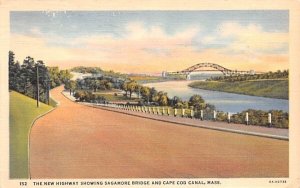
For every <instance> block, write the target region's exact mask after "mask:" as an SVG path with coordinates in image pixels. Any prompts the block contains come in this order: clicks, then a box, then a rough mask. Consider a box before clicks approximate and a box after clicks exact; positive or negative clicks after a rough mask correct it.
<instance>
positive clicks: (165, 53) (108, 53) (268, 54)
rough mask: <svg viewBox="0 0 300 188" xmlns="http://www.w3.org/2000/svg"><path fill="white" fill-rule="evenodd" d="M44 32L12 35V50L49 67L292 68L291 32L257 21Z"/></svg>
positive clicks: (147, 69) (144, 69) (35, 30)
mask: <svg viewBox="0 0 300 188" xmlns="http://www.w3.org/2000/svg"><path fill="white" fill-rule="evenodd" d="M39 32H40V31H39V30H38V28H33V29H32V33H36V35H21V34H12V35H11V50H13V51H14V52H15V54H16V57H17V59H19V60H22V59H24V58H25V57H26V56H28V55H30V56H32V57H34V58H35V59H36V60H38V59H41V60H44V61H45V63H46V64H47V65H48V66H60V67H62V68H68V67H72V66H77V65H86V66H100V67H102V68H103V69H107V70H111V69H112V70H115V71H121V72H135V73H138V72H149V73H153V72H160V71H163V70H168V71H177V70H182V69H185V68H187V67H189V66H192V65H194V64H196V63H201V62H212V63H217V64H220V65H223V66H225V67H227V68H230V69H240V70H250V69H254V70H257V71H263V70H267V69H268V70H277V69H283V68H287V67H288V54H287V53H280V54H279V53H278V52H276V50H277V51H280V50H281V49H284V48H285V45H287V44H288V34H287V33H276V32H266V31H264V30H263V29H262V27H260V26H257V25H253V24H250V25H246V26H243V25H240V24H238V23H234V22H225V23H222V24H221V25H220V27H219V28H218V32H214V33H213V34H211V33H209V34H206V35H205V34H204V33H203V32H202V30H201V28H199V27H193V26H191V27H187V28H185V29H184V30H181V31H177V32H175V33H173V34H169V33H167V32H166V31H165V30H164V29H163V28H162V27H161V26H159V25H151V26H147V25H145V24H144V23H142V22H131V23H128V24H127V25H126V26H125V30H124V33H123V35H122V36H118V37H116V36H114V35H113V34H97V35H89V36H79V37H76V38H62V37H59V36H51V38H49V36H47V37H45V36H43V35H42V34H40V33H39ZM195 40H199V41H200V42H201V45H203V48H202V49H201V50H199V49H198V48H197V46H195ZM57 41H58V42H57ZM199 41H198V42H199ZM216 43H218V44H222V45H215V44H216ZM262 65H264V66H262ZM275 68H276V69H275Z"/></svg>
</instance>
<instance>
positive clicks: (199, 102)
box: [189, 94, 205, 109]
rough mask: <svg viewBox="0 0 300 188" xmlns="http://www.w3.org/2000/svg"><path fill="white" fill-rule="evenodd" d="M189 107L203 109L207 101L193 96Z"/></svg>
mask: <svg viewBox="0 0 300 188" xmlns="http://www.w3.org/2000/svg"><path fill="white" fill-rule="evenodd" d="M189 105H190V106H193V107H194V108H196V109H203V108H204V107H205V101H204V99H203V98H202V97H201V96H200V95H197V94H196V95H193V96H191V98H190V100H189Z"/></svg>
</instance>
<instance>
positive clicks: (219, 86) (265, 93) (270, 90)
mask: <svg viewBox="0 0 300 188" xmlns="http://www.w3.org/2000/svg"><path fill="white" fill-rule="evenodd" d="M189 86H190V87H192V88H199V89H206V90H213V91H223V92H229V93H237V94H244V95H253V96H260V97H270V98H278V99H288V97H289V95H288V93H289V90H288V86H289V83H288V79H285V80H251V81H250V80H249V81H240V82H218V81H196V82H192V83H190V84H189Z"/></svg>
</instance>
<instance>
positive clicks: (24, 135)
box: [9, 91, 52, 178]
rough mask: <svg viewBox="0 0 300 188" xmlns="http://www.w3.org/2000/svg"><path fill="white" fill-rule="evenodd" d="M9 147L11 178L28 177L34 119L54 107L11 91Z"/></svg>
mask: <svg viewBox="0 0 300 188" xmlns="http://www.w3.org/2000/svg"><path fill="white" fill-rule="evenodd" d="M9 102H10V103H9V106H10V110H9V121H10V129H9V133H10V136H9V140H10V142H9V146H10V147H9V148H10V151H9V152H10V178H28V176H29V174H28V135H29V131H30V128H31V125H32V123H33V121H34V120H35V119H36V118H37V117H38V116H39V115H42V114H44V113H46V112H47V111H49V110H51V109H52V107H51V106H48V105H46V104H43V103H40V107H39V108H37V107H36V101H35V100H34V99H32V98H29V97H26V96H24V95H22V94H20V93H17V92H15V91H11V92H10V101H9Z"/></svg>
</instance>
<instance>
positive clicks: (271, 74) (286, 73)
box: [207, 70, 289, 82]
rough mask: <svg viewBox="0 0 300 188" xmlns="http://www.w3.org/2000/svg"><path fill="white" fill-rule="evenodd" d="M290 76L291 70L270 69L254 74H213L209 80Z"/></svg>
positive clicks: (285, 77)
mask: <svg viewBox="0 0 300 188" xmlns="http://www.w3.org/2000/svg"><path fill="white" fill-rule="evenodd" d="M288 77H289V70H283V71H281V70H277V71H276V72H272V71H269V72H267V73H263V74H254V75H233V76H213V77H211V78H209V79H207V81H224V82H238V81H246V80H259V79H288Z"/></svg>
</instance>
